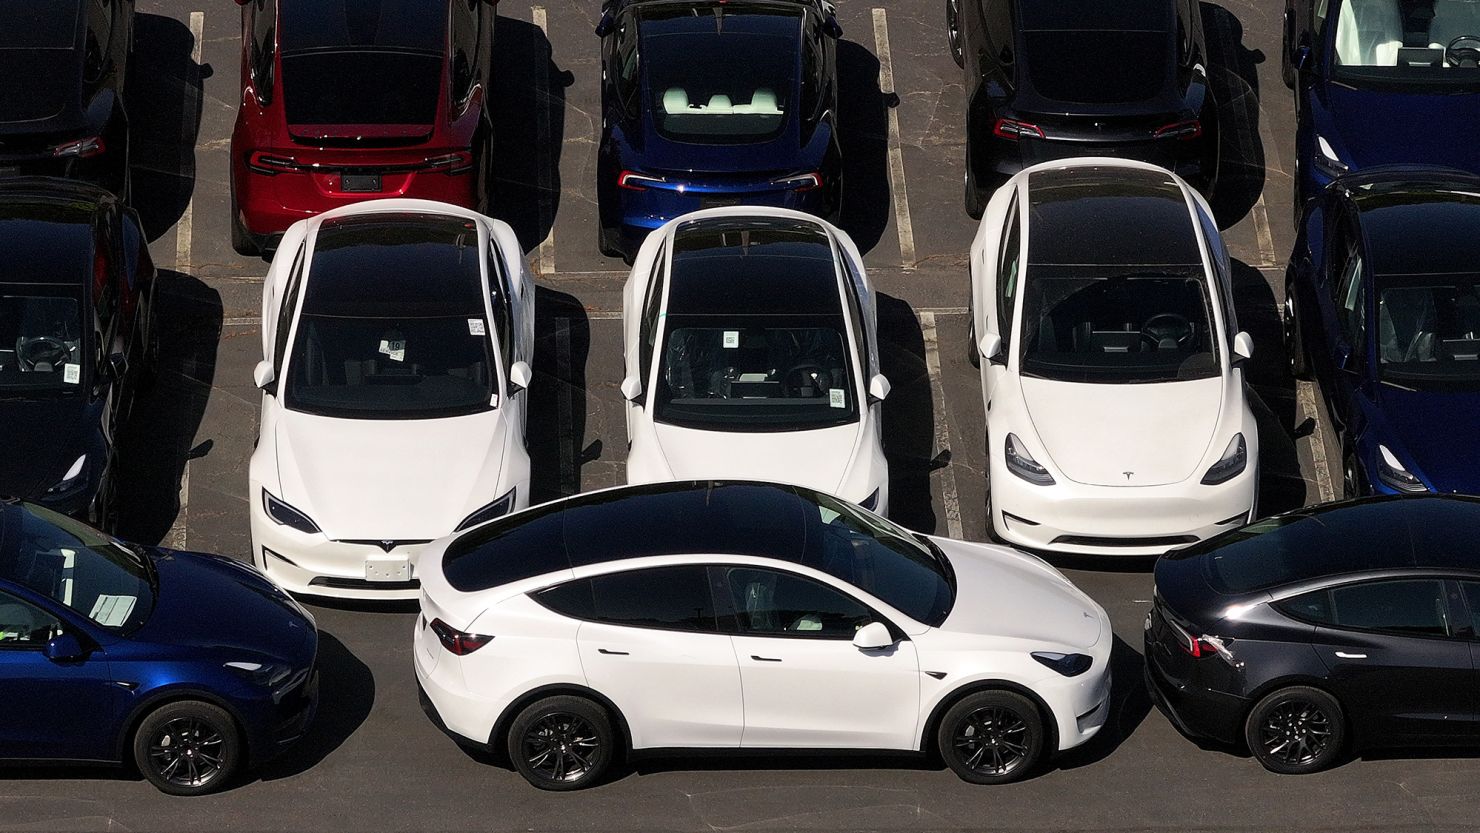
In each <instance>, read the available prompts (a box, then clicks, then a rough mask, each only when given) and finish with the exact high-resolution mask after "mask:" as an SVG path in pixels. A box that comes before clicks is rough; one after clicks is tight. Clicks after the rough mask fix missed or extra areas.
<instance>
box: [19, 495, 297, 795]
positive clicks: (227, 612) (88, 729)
mask: <svg viewBox="0 0 1480 833" xmlns="http://www.w3.org/2000/svg"><path fill="white" fill-rule="evenodd" d="M317 651H318V631H317V629H316V628H315V626H314V621H313V619H312V617H310V616H309V615H308V613H307V612H306V611H304V609H303V608H302V607H300V606H299V605H298V603H297V602H295V601H293V600H292V599H290V598H289V597H288V596H287V595H286V594H285V593H283V591H281V590H279V589H278V588H277V587H276V586H275V585H274V584H272V582H270V581H268V580H267V579H266V578H264V577H263V576H262V575H261V574H260V573H258V572H257V571H255V570H253V569H252V568H251V567H247V566H245V565H242V564H240V563H238V562H236V561H233V560H231V559H229V558H224V557H221V556H214V555H197V554H194V553H185V552H172V551H164V550H157V549H150V548H147V547H141V546H137V545H134V544H125V543H121V542H119V541H117V540H116V539H114V538H111V537H109V536H107V535H104V534H102V533H100V532H97V531H95V530H93V529H92V528H90V527H88V526H85V525H83V524H82V523H80V522H78V521H75V520H73V519H70V518H68V517H66V516H64V515H59V514H57V513H55V512H52V511H50V510H48V509H44V508H42V507H40V506H36V505H34V504H30V503H22V502H19V501H0V704H3V706H0V760H10V761H17V760H18V761H76V762H103V763H124V764H126V765H132V766H134V767H136V768H137V769H138V771H139V773H140V774H142V775H143V776H144V777H145V778H147V779H148V780H149V781H150V782H152V783H153V784H154V785H155V786H156V787H158V788H159V789H160V790H163V791H164V792H166V793H170V794H173V795H199V794H203V793H208V792H213V791H215V790H218V789H221V788H223V787H225V786H228V785H229V784H230V783H231V781H232V780H233V778H234V777H235V776H236V775H238V774H239V773H241V772H242V771H243V770H245V769H247V768H248V767H249V766H251V765H252V764H255V763H260V762H261V761H264V760H266V759H268V758H270V757H272V756H273V755H274V754H276V753H277V752H279V751H280V750H281V749H283V748H284V747H285V746H286V745H288V744H289V743H292V742H293V741H294V740H296V739H297V738H298V737H299V736H301V735H302V734H303V733H304V732H305V731H306V730H307V727H308V725H309V723H310V722H311V721H312V719H313V715H314V710H315V708H316V705H317V702H318V678H317V673H316V669H315V663H314V660H315V656H316V654H317Z"/></svg>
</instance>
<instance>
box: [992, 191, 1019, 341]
mask: <svg viewBox="0 0 1480 833" xmlns="http://www.w3.org/2000/svg"><path fill="white" fill-rule="evenodd" d="M1007 217H1008V219H1007V237H1006V238H1005V239H1004V240H1003V241H1002V250H1001V251H1000V252H999V253H998V254H999V255H1000V257H999V259H998V263H997V333H998V335H1000V336H1002V349H1003V350H1004V351H1005V350H1007V345H1008V341H1009V340H1010V339H1011V338H1012V322H1013V318H1012V316H1013V312H1014V304H1015V303H1016V302H1017V288H1018V273H1019V271H1020V269H1019V261H1020V260H1021V259H1022V248H1023V245H1022V224H1021V223H1019V222H1018V212H1017V202H1016V199H1014V201H1013V205H1012V207H1010V208H1008V209H1007Z"/></svg>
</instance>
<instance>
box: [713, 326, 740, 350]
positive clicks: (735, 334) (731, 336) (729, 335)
mask: <svg viewBox="0 0 1480 833" xmlns="http://www.w3.org/2000/svg"><path fill="white" fill-rule="evenodd" d="M710 343H711V344H713V343H714V342H710ZM739 346H740V331H739V330H725V349H726V350H734V349H735V348H736V347H739Z"/></svg>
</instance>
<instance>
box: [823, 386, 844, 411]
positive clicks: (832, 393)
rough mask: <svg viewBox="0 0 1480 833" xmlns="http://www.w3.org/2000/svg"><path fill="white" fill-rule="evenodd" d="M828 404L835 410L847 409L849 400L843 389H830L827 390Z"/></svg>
mask: <svg viewBox="0 0 1480 833" xmlns="http://www.w3.org/2000/svg"><path fill="white" fill-rule="evenodd" d="M827 404H829V405H831V406H832V407H834V408H846V407H848V400H847V399H846V398H845V396H844V393H843V389H842V388H828V389H827Z"/></svg>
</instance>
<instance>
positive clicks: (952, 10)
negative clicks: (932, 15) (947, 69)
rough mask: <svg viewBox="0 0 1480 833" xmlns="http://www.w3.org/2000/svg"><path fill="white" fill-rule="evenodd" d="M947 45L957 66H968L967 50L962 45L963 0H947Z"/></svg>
mask: <svg viewBox="0 0 1480 833" xmlns="http://www.w3.org/2000/svg"><path fill="white" fill-rule="evenodd" d="M946 46H947V47H948V48H949V49H950V50H951V60H953V61H955V62H956V66H958V67H962V68H964V67H965V66H966V52H965V50H964V49H963V48H962V46H961V0H946Z"/></svg>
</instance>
